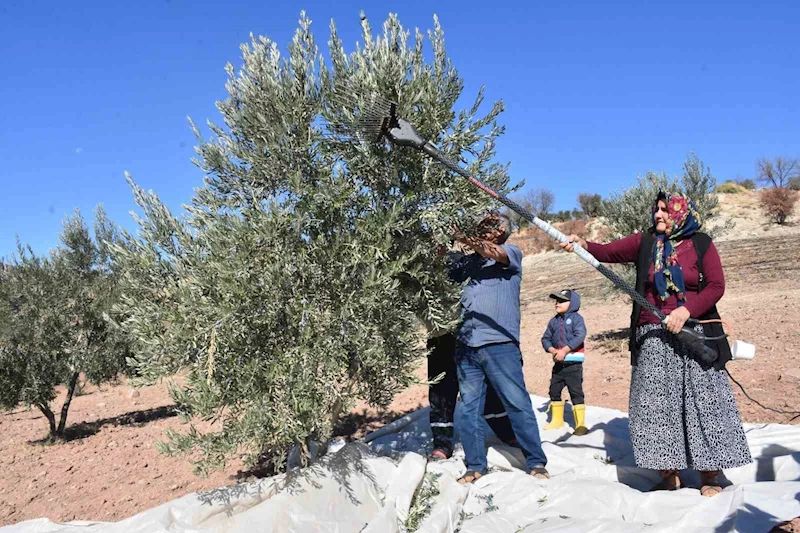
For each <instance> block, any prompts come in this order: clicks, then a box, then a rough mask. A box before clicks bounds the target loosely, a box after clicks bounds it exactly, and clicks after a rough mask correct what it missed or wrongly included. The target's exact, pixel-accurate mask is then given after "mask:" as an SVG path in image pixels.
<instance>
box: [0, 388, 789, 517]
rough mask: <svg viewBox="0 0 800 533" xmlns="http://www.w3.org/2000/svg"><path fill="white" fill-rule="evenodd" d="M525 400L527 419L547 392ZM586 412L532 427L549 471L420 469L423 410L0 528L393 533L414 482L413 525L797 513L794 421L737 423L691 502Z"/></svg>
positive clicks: (505, 464)
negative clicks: (473, 474)
mask: <svg viewBox="0 0 800 533" xmlns="http://www.w3.org/2000/svg"><path fill="white" fill-rule="evenodd" d="M533 400H534V406H535V407H536V408H537V417H538V418H539V422H540V426H541V425H542V424H543V422H544V420H545V414H544V406H545V404H546V401H547V400H546V399H545V398H540V397H533ZM586 418H587V425H588V426H589V427H590V429H591V432H590V433H589V434H588V435H585V436H583V437H574V436H572V435H571V433H570V431H569V430H554V431H542V438H543V440H544V449H545V452H546V453H547V457H548V459H549V461H550V462H549V464H548V465H547V467H548V470H549V471H550V473H551V474H552V476H553V477H552V479H550V480H537V479H534V478H533V477H531V476H528V475H525V474H524V472H522V471H520V470H517V469H516V468H515V467H518V466H521V465H522V464H523V460H522V456H521V454H520V452H519V451H518V450H516V449H513V448H508V447H505V446H502V445H494V444H495V442H494V441H491V443H492V444H493V446H492V448H490V450H489V463H490V466H491V470H492V472H491V473H490V475H488V476H485V477H483V478H482V479H480V480H479V481H478V482H477V483H475V484H474V485H472V486H462V485H459V484H458V483H456V481H455V479H456V478H457V477H458V476H460V475H461V474H462V473H463V471H464V464H463V462H462V461H461V459H460V457H459V456H458V454H457V456H456V457H455V458H453V459H451V460H449V461H443V462H439V463H432V464H426V462H425V459H424V457H423V456H422V455H418V453H415V452H423V453H424V451H425V446H426V444H428V443H429V440H430V427H429V425H428V417H427V409H423V410H421V411H417V412H416V413H412V414H411V415H409V416H407V417H405V418H403V419H400V420H397V421H395V422H393V423H392V424H390V425H388V426H386V427H385V428H382V429H381V430H380V431H378V432H375V433H373V434H371V435H369V436H368V438H367V439H365V440H367V441H369V443H368V444H367V443H363V442H355V443H351V444H348V445H346V446H344V447H343V448H341V449H339V450H338V451H336V452H334V453H329V454H328V455H327V456H326V457H324V458H323V459H322V460H321V461H320V462H319V463H317V464H315V465H313V466H311V467H309V468H306V469H304V470H301V471H298V472H294V473H290V474H286V475H281V476H276V477H274V478H270V479H265V480H261V481H259V482H256V483H247V484H241V485H236V486H234V487H225V488H220V489H216V490H214V491H211V492H209V493H204V494H190V495H187V496H185V497H183V498H180V499H178V500H174V501H172V502H169V503H166V504H164V505H161V506H159V507H156V508H154V509H150V510H148V511H144V512H142V513H139V514H138V515H135V516H132V517H130V518H128V519H126V520H123V521H121V522H116V523H89V522H82V523H81V522H71V523H70V524H56V523H53V522H50V521H48V520H46V519H38V520H29V521H27V522H21V523H19V524H16V525H12V526H7V527H5V528H0V533H34V532H58V533H75V532H86V533H100V532H102V533H111V532H114V533H117V532H142V533H144V532H148V533H151V532H162V531H164V532H167V531H169V532H192V531H230V532H251V531H263V532H275V533H277V532H317V531H319V532H330V533H347V532H368V533H391V532H402V531H404V526H403V524H404V522H405V520H406V518H407V517H408V513H409V509H410V507H411V502H412V498H413V496H414V492H415V490H416V489H417V487H419V486H420V484H421V483H423V480H426V483H429V484H430V483H433V485H432V486H435V488H436V490H438V495H436V496H432V497H431V498H429V499H424V500H421V501H424V502H429V504H430V510H429V511H428V512H427V513H426V514H425V516H424V518H423V519H422V520H421V521H418V524H419V526H418V529H417V531H421V532H426V533H445V532H448V533H452V532H455V531H458V530H459V529H460V531H461V532H462V533H505V532H508V533H519V532H525V533H533V532H541V531H548V532H556V531H558V532H585V531H593V532H627V531H647V532H661V531H681V532H689V531H698V532H699V531H704V532H712V531H713V532H723V531H742V532H762V531H763V532H766V531H769V530H770V529H771V528H772V527H774V526H775V525H778V524H780V523H782V522H785V521H788V520H791V519H792V518H794V517H797V516H800V427H795V426H786V425H778V424H748V425H746V426H745V429H746V431H747V437H748V442H749V443H750V450H751V452H752V454H753V458H754V462H753V464H751V465H749V466H746V467H742V468H738V469H735V470H728V471H726V472H725V474H726V476H727V479H728V480H730V482H731V483H732V485H730V486H728V487H727V488H726V489H725V490H724V492H723V493H722V494H720V495H718V496H715V497H713V498H704V497H702V496H700V493H699V491H698V490H697V489H696V488H686V489H682V490H680V491H676V492H642V491H646V490H647V489H649V488H650V487H652V486H653V485H654V484H655V483H656V482H657V481H658V476H657V474H654V473H652V472H648V471H643V470H639V469H637V468H636V467H635V466H634V462H633V456H632V451H631V444H630V439H629V434H628V420H627V417H626V415H625V414H624V413H621V412H619V411H615V410H611V409H603V408H598V407H589V408H588V409H587V416H586ZM426 472H427V473H428V475H426ZM683 479H684V482H685V483H689V484H690V485H691V484H692V483H694V485H693V486H697V485H696V484H697V482H698V481H699V480H698V479H697V478H694V479H692V478H691V476H688V475H687V476H684V477H683ZM416 508H420V506H416Z"/></svg>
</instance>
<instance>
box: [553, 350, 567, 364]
mask: <svg viewBox="0 0 800 533" xmlns="http://www.w3.org/2000/svg"><path fill="white" fill-rule="evenodd" d="M568 353H569V349H565V348H561V349H560V350H559V351H558V352H556V354H555V355H554V356H553V361H558V362H559V363H560V362H562V361H563V360H564V359H565V358H566V357H567V354H568Z"/></svg>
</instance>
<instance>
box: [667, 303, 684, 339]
mask: <svg viewBox="0 0 800 533" xmlns="http://www.w3.org/2000/svg"><path fill="white" fill-rule="evenodd" d="M690 317H691V314H690V313H689V310H688V309H686V307H685V306H683V307H678V308H677V309H675V310H674V311H672V312H671V313H670V314H668V315H667V318H666V319H664V325H665V326H666V328H667V331H669V332H670V333H680V331H681V328H683V326H684V325H685V324H686V321H687V320H689V318H690Z"/></svg>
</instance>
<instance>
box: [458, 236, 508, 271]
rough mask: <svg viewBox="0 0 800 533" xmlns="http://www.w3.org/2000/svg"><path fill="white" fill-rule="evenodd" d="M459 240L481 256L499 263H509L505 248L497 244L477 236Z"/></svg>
mask: <svg viewBox="0 0 800 533" xmlns="http://www.w3.org/2000/svg"><path fill="white" fill-rule="evenodd" d="M459 241H460V242H463V243H464V244H466V245H467V246H469V247H470V248H472V249H473V250H475V251H476V252H478V254H480V255H482V256H483V257H486V258H488V259H494V260H495V261H496V262H498V263H500V264H501V265H506V266H508V264H509V259H508V254H507V253H506V250H505V248H503V247H502V246H501V245H499V244H495V243H493V242H489V241H485V240H483V239H481V238H479V237H464V238H463V239H459Z"/></svg>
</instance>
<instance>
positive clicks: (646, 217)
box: [602, 154, 733, 285]
mask: <svg viewBox="0 0 800 533" xmlns="http://www.w3.org/2000/svg"><path fill="white" fill-rule="evenodd" d="M716 184H717V182H716V179H715V178H714V176H713V175H712V174H711V170H710V169H709V168H708V167H706V166H705V164H704V163H703V162H702V161H701V160H700V158H698V157H697V156H696V155H695V154H689V156H688V157H687V158H686V161H684V163H683V172H682V173H681V176H680V177H676V178H669V177H668V176H667V175H666V174H665V173H663V172H661V173H655V172H647V174H645V175H644V176H642V177H640V178H639V180H638V182H637V183H636V185H634V186H633V187H631V188H629V189H624V190H623V191H621V192H617V193H613V194H611V195H610V196H609V198H608V199H607V200H605V201H604V202H603V206H602V213H603V215H604V216H605V217H606V219H607V223H608V226H609V228H610V229H611V232H612V234H611V236H612V238H614V239H616V238H620V237H624V236H626V235H630V234H631V233H634V232H643V231H647V230H648V229H649V228H650V227H651V226H652V211H651V210H652V207H653V202H654V201H655V199H656V196H657V195H658V192H659V191H671V192H678V193H681V194H685V195H687V196H688V197H689V198H691V199H692V201H693V202H694V204H695V206H696V207H697V210H698V211H699V213H700V216H701V218H702V220H703V225H704V226H703V231H705V232H706V233H708V234H709V235H711V236H712V237H719V236H720V235H723V234H724V233H725V232H727V231H729V230H730V229H731V228H733V222H732V221H730V220H728V221H726V222H724V223H723V224H717V225H713V224H711V225H709V222H711V221H713V220H714V219H715V218H716V217H717V216H718V214H719V199H718V198H717V194H716ZM615 268H617V269H618V270H619V273H620V275H621V276H622V277H623V278H624V279H625V280H626V281H628V282H629V283H630V284H631V285H633V284H634V282H635V278H636V272H635V271H634V269H633V267H632V266H630V265H624V266H620V267H615Z"/></svg>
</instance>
